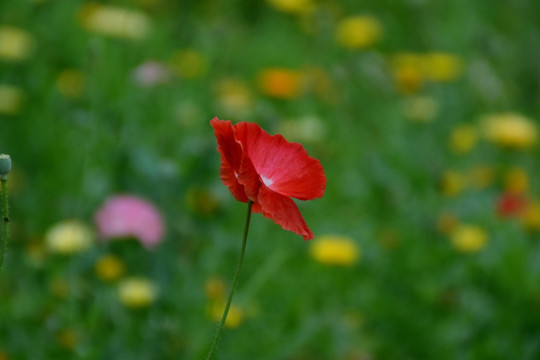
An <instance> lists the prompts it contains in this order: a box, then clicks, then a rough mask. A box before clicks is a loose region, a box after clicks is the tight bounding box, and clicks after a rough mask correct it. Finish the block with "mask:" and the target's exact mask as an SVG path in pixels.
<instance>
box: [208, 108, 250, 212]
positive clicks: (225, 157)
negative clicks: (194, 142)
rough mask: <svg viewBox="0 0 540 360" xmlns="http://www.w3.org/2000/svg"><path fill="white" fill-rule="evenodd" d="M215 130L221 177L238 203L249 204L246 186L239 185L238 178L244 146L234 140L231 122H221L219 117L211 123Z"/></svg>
mask: <svg viewBox="0 0 540 360" xmlns="http://www.w3.org/2000/svg"><path fill="white" fill-rule="evenodd" d="M210 125H212V127H213V128H214V133H215V134H216V139H217V143H218V151H219V153H220V154H221V168H220V170H219V175H220V178H221V181H223V184H225V185H226V186H227V187H228V188H229V191H230V192H231V194H232V195H233V196H234V197H235V198H236V200H238V201H242V202H248V200H249V199H248V197H247V196H246V191H245V189H244V186H243V185H242V184H240V183H239V181H238V176H239V172H240V165H241V163H242V157H243V155H242V146H241V145H240V144H239V143H238V142H236V140H235V139H234V131H233V126H232V125H231V122H230V121H228V120H227V121H223V120H219V119H218V118H217V117H216V118H213V119H212V120H211V121H210Z"/></svg>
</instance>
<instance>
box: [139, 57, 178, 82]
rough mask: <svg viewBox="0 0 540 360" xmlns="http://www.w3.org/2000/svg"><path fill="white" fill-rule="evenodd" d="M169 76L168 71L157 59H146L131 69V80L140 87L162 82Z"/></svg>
mask: <svg viewBox="0 0 540 360" xmlns="http://www.w3.org/2000/svg"><path fill="white" fill-rule="evenodd" d="M170 78H171V73H170V71H169V70H168V69H167V67H166V66H165V65H164V64H162V63H160V62H158V61H147V62H145V63H143V64H141V65H139V67H137V68H136V69H135V70H134V71H133V80H134V81H135V83H136V84H137V85H139V86H141V87H152V86H155V85H159V84H163V83H166V82H167V81H168V80H169V79H170Z"/></svg>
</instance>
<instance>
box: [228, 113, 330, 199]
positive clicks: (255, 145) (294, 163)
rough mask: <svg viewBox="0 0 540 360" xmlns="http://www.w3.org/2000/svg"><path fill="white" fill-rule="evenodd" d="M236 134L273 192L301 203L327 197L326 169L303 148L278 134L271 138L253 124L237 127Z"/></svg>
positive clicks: (244, 123)
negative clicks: (325, 193)
mask: <svg viewBox="0 0 540 360" xmlns="http://www.w3.org/2000/svg"><path fill="white" fill-rule="evenodd" d="M234 134H235V139H236V140H237V141H239V142H240V143H241V144H242V147H243V150H244V154H245V155H247V156H248V157H249V158H250V160H251V162H252V164H253V166H254V168H255V169H256V171H257V173H258V174H259V175H261V180H262V181H263V182H264V183H265V185H266V186H268V187H269V188H270V189H272V191H275V192H277V193H279V194H281V195H285V196H290V197H294V198H297V199H300V200H310V199H314V198H317V197H321V196H322V195H323V194H324V189H325V186H326V177H325V175H324V170H323V167H322V165H321V163H320V162H319V160H317V159H314V158H312V157H310V156H309V155H308V153H307V151H306V150H305V149H304V148H303V147H302V145H300V144H298V143H290V142H288V141H287V140H285V138H284V137H283V136H281V135H279V134H278V135H274V136H271V135H269V134H268V133H267V132H266V131H264V130H263V129H261V128H260V127H259V125H257V124H254V123H246V122H242V123H238V124H236V125H234Z"/></svg>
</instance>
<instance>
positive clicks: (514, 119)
mask: <svg viewBox="0 0 540 360" xmlns="http://www.w3.org/2000/svg"><path fill="white" fill-rule="evenodd" d="M482 127H483V132H484V136H485V137H486V138H487V139H488V140H489V141H491V142H493V143H495V144H497V145H500V146H504V147H509V148H516V149H526V148H530V147H531V146H533V145H534V144H535V143H536V140H537V128H536V125H535V124H534V123H533V122H532V121H531V120H530V119H528V118H526V117H525V116H522V115H520V114H516V113H512V112H508V113H501V114H492V115H488V116H485V117H484V119H483V121H482Z"/></svg>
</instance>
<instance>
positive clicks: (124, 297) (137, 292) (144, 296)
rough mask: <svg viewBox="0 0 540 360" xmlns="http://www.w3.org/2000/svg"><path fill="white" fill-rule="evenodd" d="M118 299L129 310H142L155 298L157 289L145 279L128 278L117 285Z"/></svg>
mask: <svg viewBox="0 0 540 360" xmlns="http://www.w3.org/2000/svg"><path fill="white" fill-rule="evenodd" d="M118 297H119V298H120V301H121V302H122V304H124V305H125V306H127V307H129V308H143V307H147V306H149V305H150V304H152V303H153V302H154V301H155V300H156V298H157V287H156V285H155V284H154V283H153V282H151V281H150V280H148V279H145V278H138V277H133V278H128V279H125V280H123V281H122V282H120V284H118Z"/></svg>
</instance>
